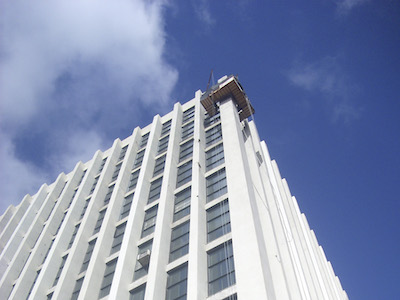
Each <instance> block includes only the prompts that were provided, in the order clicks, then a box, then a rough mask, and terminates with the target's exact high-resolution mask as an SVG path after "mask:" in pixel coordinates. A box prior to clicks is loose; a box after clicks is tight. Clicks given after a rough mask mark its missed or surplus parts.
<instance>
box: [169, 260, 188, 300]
mask: <svg viewBox="0 0 400 300" xmlns="http://www.w3.org/2000/svg"><path fill="white" fill-rule="evenodd" d="M187 275H188V267H187V264H185V265H183V266H181V267H179V268H176V269H174V270H172V271H170V272H168V278H167V295H166V298H165V299H166V300H186V297H187V295H186V294H187Z"/></svg>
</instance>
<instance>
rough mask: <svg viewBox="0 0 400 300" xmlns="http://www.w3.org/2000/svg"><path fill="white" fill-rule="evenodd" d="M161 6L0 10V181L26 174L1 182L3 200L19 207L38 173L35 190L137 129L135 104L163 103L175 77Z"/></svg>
mask: <svg viewBox="0 0 400 300" xmlns="http://www.w3.org/2000/svg"><path fill="white" fill-rule="evenodd" d="M164 9H165V3H164V1H162V0H159V1H158V0H154V1H144V0H116V1H107V0H58V1H52V0H40V1H35V2H34V3H33V2H32V3H27V2H26V1H22V0H14V1H4V2H2V3H1V4H0V14H1V17H0V30H1V34H0V98H1V99H2V100H1V101H0V134H1V136H2V139H3V140H2V146H1V149H0V150H1V155H2V158H3V160H4V161H8V162H9V163H7V164H6V167H3V165H2V174H8V173H9V172H14V173H15V174H18V172H22V173H23V174H25V176H24V177H21V178H23V181H24V183H21V182H22V180H21V182H19V181H18V177H15V180H11V179H10V180H8V179H7V177H6V178H2V179H4V180H2V181H1V182H0V197H1V199H2V202H3V203H4V202H7V203H9V202H14V203H15V201H17V202H18V201H20V200H21V199H22V196H23V195H22V194H21V193H22V192H23V193H26V189H25V187H27V186H28V187H29V186H31V182H30V181H32V184H33V182H34V184H33V185H37V181H38V180H37V177H35V176H31V175H33V174H35V173H37V172H38V171H39V172H41V173H43V176H40V182H41V183H43V181H42V180H43V179H44V178H45V177H46V178H47V179H50V180H54V178H52V176H54V172H56V174H58V173H60V172H61V171H67V170H65V169H59V168H68V169H69V170H71V169H72V168H73V167H74V165H75V163H76V162H77V161H78V160H80V159H82V160H84V159H90V158H91V156H92V155H93V154H94V150H96V149H98V148H97V147H99V146H100V145H104V144H107V146H111V145H110V136H113V135H114V134H115V133H116V132H118V130H122V129H124V128H125V129H126V127H129V130H132V129H133V127H134V126H136V125H137V123H138V122H137V121H136V122H135V118H140V114H139V113H138V109H137V106H141V107H144V108H147V109H152V108H153V107H158V108H159V109H160V107H161V108H163V107H165V106H169V104H170V101H171V100H170V94H171V92H172V89H173V88H174V85H175V83H176V81H177V76H178V73H177V71H176V70H175V69H174V68H173V67H172V66H170V65H169V64H168V62H166V60H165V58H164V53H165V32H164V19H163V18H164V16H163V10H164ZM34 134H36V136H37V141H34V138H33V137H32V136H33V135H34ZM24 136H27V137H29V138H30V140H31V143H30V144H29V146H32V145H33V146H35V145H36V146H37V145H40V143H42V144H44V145H46V147H45V148H46V154H45V155H44V154H43V152H41V153H37V154H38V156H40V157H42V161H41V163H43V162H44V166H40V163H38V161H36V159H39V158H35V155H33V154H31V153H28V152H29V150H30V149H25V148H28V147H27V145H26V143H27V142H25V141H24V139H23V138H22V137H24ZM116 137H117V136H113V138H112V139H111V143H112V140H113V139H114V138H116ZM32 140H33V141H32ZM87 140H90V141H92V143H90V146H89V147H86V146H84V144H85V143H87ZM24 143H25V144H24ZM72 145H75V146H76V145H77V146H78V147H77V148H75V146H72ZM42 148H43V147H42ZM88 153H91V155H90V157H88ZM22 157H25V159H22ZM43 157H44V158H43ZM35 165H36V167H34V166H35ZM38 165H39V168H38ZM44 167H46V168H47V169H44ZM34 168H36V169H35V170H34ZM55 168H57V170H55ZM10 178H14V177H13V176H11V177H10ZM22 185H23V187H24V188H22ZM13 189H14V190H15V193H14V194H13V195H12V194H11V192H8V191H11V190H13ZM30 192H31V193H35V192H36V190H30ZM17 195H19V197H18V199H17V200H15V197H16V196H17ZM11 198H13V199H11ZM2 210H4V209H2ZM0 213H1V212H0Z"/></svg>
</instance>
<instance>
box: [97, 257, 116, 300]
mask: <svg viewBox="0 0 400 300" xmlns="http://www.w3.org/2000/svg"><path fill="white" fill-rule="evenodd" d="M117 261H118V258H115V259H113V260H112V261H110V262H108V263H107V264H106V269H105V271H104V276H103V281H102V283H101V287H100V295H99V299H100V298H103V297H105V296H107V295H108V294H109V293H110V290H111V285H112V281H113V278H114V273H115V267H116V266H117Z"/></svg>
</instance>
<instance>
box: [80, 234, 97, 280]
mask: <svg viewBox="0 0 400 300" xmlns="http://www.w3.org/2000/svg"><path fill="white" fill-rule="evenodd" d="M95 245H96V240H95V239H94V240H92V241H90V242H89V245H88V248H87V250H86V254H85V257H84V258H83V263H82V267H81V271H80V272H83V271H86V270H87V267H88V265H89V262H90V258H91V257H92V253H93V249H94V246H95Z"/></svg>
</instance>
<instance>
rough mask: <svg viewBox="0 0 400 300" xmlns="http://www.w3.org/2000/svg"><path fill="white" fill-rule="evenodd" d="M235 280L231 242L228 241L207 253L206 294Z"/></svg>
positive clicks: (225, 286) (212, 293) (210, 293)
mask: <svg viewBox="0 0 400 300" xmlns="http://www.w3.org/2000/svg"><path fill="white" fill-rule="evenodd" d="M235 282H236V279H235V266H234V262H233V249H232V242H228V243H224V244H222V245H221V246H219V247H218V248H216V249H213V250H211V251H210V252H209V253H208V295H209V296H211V295H214V294H215V293H217V292H219V291H222V290H223V289H225V288H227V287H229V286H232V285H234V284H235Z"/></svg>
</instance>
